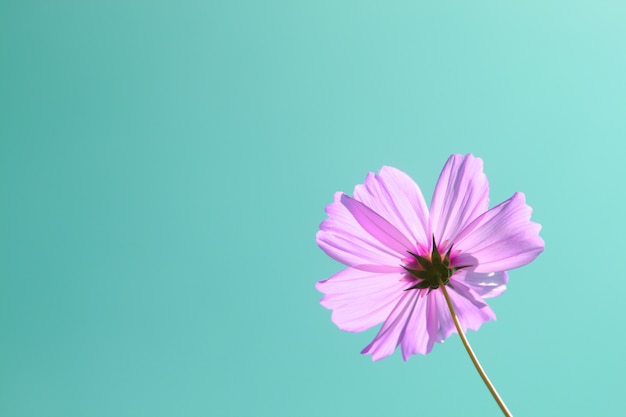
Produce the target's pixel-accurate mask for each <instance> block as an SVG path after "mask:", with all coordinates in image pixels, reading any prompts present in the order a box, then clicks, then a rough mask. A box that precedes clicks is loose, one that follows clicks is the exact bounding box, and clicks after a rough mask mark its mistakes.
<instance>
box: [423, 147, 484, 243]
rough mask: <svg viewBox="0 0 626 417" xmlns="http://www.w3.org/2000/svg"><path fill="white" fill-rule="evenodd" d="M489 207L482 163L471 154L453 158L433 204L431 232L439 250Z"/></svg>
mask: <svg viewBox="0 0 626 417" xmlns="http://www.w3.org/2000/svg"><path fill="white" fill-rule="evenodd" d="M488 208H489V183H488V182H487V176H486V175H485V174H484V173H483V161H482V159H480V158H476V157H474V156H473V155H471V154H468V155H466V156H462V155H452V156H450V158H449V159H448V161H447V162H446V164H445V165H444V167H443V170H442V171H441V174H440V175H439V180H437V185H436V186H435V192H434V193H433V200H432V202H431V204H430V221H431V227H432V233H434V235H435V240H436V241H437V245H438V246H439V248H440V250H446V249H447V248H449V244H451V243H453V242H454V243H455V245H456V236H457V235H458V233H460V232H461V231H462V230H463V229H464V228H465V227H466V226H467V225H468V224H470V223H471V222H472V220H474V219H475V218H476V217H478V216H480V215H481V214H483V213H484V212H486V211H487V209H488Z"/></svg>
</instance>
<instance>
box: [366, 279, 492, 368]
mask: <svg viewBox="0 0 626 417" xmlns="http://www.w3.org/2000/svg"><path fill="white" fill-rule="evenodd" d="M447 288H448V293H449V295H450V298H451V300H452V303H453V305H454V307H455V310H456V313H457V317H458V318H459V322H460V323H461V326H462V328H463V329H464V330H466V329H471V330H478V329H479V328H480V326H481V325H482V323H484V322H486V321H489V320H495V314H494V313H493V311H492V310H491V308H490V307H489V305H487V303H485V302H484V301H482V299H481V298H480V296H479V295H478V294H477V293H476V292H474V291H473V290H472V289H471V288H470V287H468V286H466V285H464V284H463V283H462V282H460V281H456V282H455V283H454V288H451V287H447ZM453 333H456V328H455V326H454V322H453V321H452V316H451V315H450V311H449V310H448V307H447V304H446V301H445V298H444V296H443V294H442V292H441V291H440V290H435V291H432V292H430V293H428V290H415V291H407V292H405V293H404V294H403V295H402V297H401V298H400V300H399V301H398V303H397V305H396V306H395V308H394V309H393V310H392V312H391V313H390V315H389V317H388V318H387V319H386V320H385V322H384V323H383V325H382V327H381V328H380V330H379V332H378V334H377V335H376V337H375V338H374V340H372V342H371V343H370V344H369V345H367V346H366V347H365V348H364V349H363V350H362V351H361V353H364V354H370V355H372V360H373V361H377V360H380V359H383V358H385V357H387V356H390V355H391V354H393V352H394V351H395V349H396V347H397V346H401V350H402V358H403V359H404V360H405V361H406V360H408V359H409V357H410V356H411V355H414V354H422V355H426V354H428V353H429V352H430V351H431V350H432V348H433V346H434V344H435V343H440V342H442V341H443V340H445V339H446V338H448V337H449V336H450V335H451V334H453Z"/></svg>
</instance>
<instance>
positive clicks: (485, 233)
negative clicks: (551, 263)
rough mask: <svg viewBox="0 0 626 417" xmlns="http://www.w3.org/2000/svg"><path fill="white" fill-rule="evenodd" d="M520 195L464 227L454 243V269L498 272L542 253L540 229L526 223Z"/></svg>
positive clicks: (526, 208) (527, 215) (527, 212)
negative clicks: (466, 268)
mask: <svg viewBox="0 0 626 417" xmlns="http://www.w3.org/2000/svg"><path fill="white" fill-rule="evenodd" d="M531 212H532V209H531V208H530V206H528V205H527V204H526V201H525V197H524V194H522V193H515V194H514V195H513V197H511V198H510V199H508V200H506V201H505V202H503V203H501V204H499V205H497V206H496V207H494V208H492V209H491V210H489V211H488V212H486V213H484V214H483V215H482V216H480V217H479V218H477V219H476V220H475V221H474V222H472V223H471V224H470V225H468V226H467V227H466V228H465V230H463V232H461V234H460V235H459V236H458V239H457V240H456V241H455V242H454V247H455V249H457V250H459V251H460V252H461V253H460V255H458V257H457V258H456V259H454V264H455V265H461V264H465V265H472V266H474V265H475V268H474V270H473V271H474V272H486V273H489V272H498V271H506V270H509V269H513V268H518V267H520V266H522V265H526V264H527V263H529V262H531V261H532V260H533V259H535V258H536V257H537V255H539V254H540V253H541V252H542V251H543V246H544V244H543V239H541V237H539V230H541V225H539V224H537V223H533V222H531V221H530V215H531Z"/></svg>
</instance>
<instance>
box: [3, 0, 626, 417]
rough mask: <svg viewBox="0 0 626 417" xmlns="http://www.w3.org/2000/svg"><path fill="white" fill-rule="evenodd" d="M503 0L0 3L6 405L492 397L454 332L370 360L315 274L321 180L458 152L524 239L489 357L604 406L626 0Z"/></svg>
mask: <svg viewBox="0 0 626 417" xmlns="http://www.w3.org/2000/svg"><path fill="white" fill-rule="evenodd" d="M433 3H437V4H436V5H434V4H433ZM521 3H522V2H517V4H515V3H512V2H501V1H472V2H465V1H445V2H426V1H423V2H418V1H385V2H383V1H380V2H372V1H346V2H344V1H334V0H333V1H314V2H313V1H311V2H308V1H307V2H305V1H249V2H245V1H223V2H217V1H214V2H210V1H209V2H201V1H176V2H174V1H172V2H169V3H166V2H162V1H161V2H153V1H145V0H144V1H107V2H98V3H96V2H90V1H74V2H71V1H54V2H53V1H49V2H45V1H3V2H2V4H1V5H0V53H1V56H0V64H1V66H0V71H1V73H0V118H1V119H0V191H1V195H0V210H1V217H0V338H1V339H0V415H1V416H3V417H5V416H6V417H19V416H33V417H46V416H59V417H71V416H79V417H80V416H93V417H98V416H111V417H116V416H129V417H134V416H137V417H139V416H150V417H158V416H217V417H220V416H253V417H256V416H268V417H280V416H285V417H298V416H304V417H308V416H311V417H318V416H319V417H323V416H330V417H334V416H338V417H340V416H385V417H393V416H403V417H405V416H460V415H464V416H499V415H500V412H499V409H498V408H497V406H496V404H495V402H494V401H493V400H492V399H491V397H490V395H489V393H488V391H487V389H486V388H485V387H484V386H483V385H482V383H481V381H480V379H479V377H478V375H477V374H476V372H475V371H474V369H473V367H472V364H471V362H470V360H469V359H468V357H467V356H466V354H465V352H464V350H463V347H462V345H461V343H460V341H459V339H458V337H451V338H450V339H448V341H446V343H445V344H441V345H436V346H435V349H434V351H433V352H432V353H431V354H430V355H428V356H414V357H412V358H411V359H410V360H409V362H407V363H404V362H403V361H402V359H401V356H400V354H399V352H396V354H395V355H394V356H392V357H390V358H387V359H385V360H382V361H380V362H376V363H372V362H371V360H370V357H369V356H363V355H360V354H359V351H360V349H361V348H362V347H364V346H365V345H366V344H367V343H368V342H369V341H370V340H371V338H372V337H373V336H374V334H375V332H376V329H372V330H370V331H368V332H365V333H359V334H351V333H344V332H341V331H339V330H338V329H337V328H336V327H335V325H334V324H332V323H331V321H330V312H329V311H327V310H325V309H324V308H322V307H321V306H320V305H319V304H318V302H319V299H320V297H321V294H319V293H317V292H316V290H315V288H314V283H315V282H316V281H317V280H320V279H324V278H327V277H328V276H330V275H331V274H332V273H334V272H336V271H338V270H339V269H341V265H339V264H338V263H336V262H334V261H333V260H331V259H330V258H328V257H327V256H325V255H324V253H323V252H322V251H321V250H319V249H318V248H317V247H316V245H315V232H316V230H317V228H318V225H319V223H320V222H321V221H322V220H323V219H324V217H325V215H324V211H323V208H324V206H325V205H326V204H328V203H330V201H331V200H332V196H333V193H334V192H335V191H338V190H343V191H346V192H349V193H351V192H352V189H353V187H354V185H355V184H357V183H360V182H362V181H363V179H364V178H365V175H366V173H367V172H368V171H376V170H378V169H379V168H380V167H381V166H382V165H384V164H387V165H393V166H396V167H398V168H400V169H402V170H404V171H406V172H407V173H409V174H410V175H411V176H412V177H413V178H415V179H416V181H417V182H418V183H419V184H420V186H421V187H422V190H423V192H424V194H425V196H426V197H427V199H428V200H429V201H430V195H431V193H432V190H433V188H434V184H435V181H436V179H437V176H438V175H439V171H440V170H441V167H442V166H443V164H444V162H445V160H446V158H447V157H448V156H449V154H451V153H468V152H471V153H474V154H475V155H477V156H480V157H482V158H483V159H484V162H485V170H486V173H487V175H488V177H489V180H490V184H491V190H492V191H491V201H492V204H496V203H498V202H500V201H502V200H504V199H506V198H508V197H509V196H510V195H511V194H513V192H515V191H523V192H525V193H526V195H527V199H528V202H529V204H530V205H531V206H532V207H533V208H534V214H533V219H534V220H535V221H537V222H539V223H541V224H542V225H543V231H542V236H543V238H544V239H545V242H546V249H545V252H544V253H543V254H542V255H541V256H540V257H539V258H538V259H537V261H536V262H534V263H532V264H531V265H529V266H527V267H525V268H522V269H519V270H515V271H513V272H512V273H511V278H510V285H509V290H508V291H507V292H506V293H505V294H504V295H503V296H502V297H499V298H497V299H493V300H492V302H491V305H492V307H493V309H494V311H495V312H496V314H497V315H498V320H497V321H496V322H491V323H487V324H485V325H483V327H482V329H481V330H480V331H479V332H476V333H474V332H470V334H469V339H470V341H471V343H472V344H473V347H474V349H475V350H476V351H477V354H478V356H479V358H480V359H481V361H482V362H483V365H484V366H485V368H486V370H487V372H488V373H489V375H490V377H491V378H492V380H493V381H494V382H495V384H496V386H497V387H498V389H499V391H500V393H501V394H502V396H503V398H504V399H505V401H506V402H507V404H508V405H509V407H510V408H511V410H512V411H513V413H514V414H515V415H516V416H589V415H602V416H623V415H626V377H625V372H626V359H624V350H625V347H626V334H625V332H624V328H625V319H624V305H625V298H624V296H625V292H626V280H625V279H624V277H623V271H621V269H622V265H621V264H622V261H623V260H624V243H623V236H624V233H625V232H626V220H625V219H626V216H625V215H624V201H625V200H624V195H625V187H624V180H625V179H626V163H625V157H626V24H625V23H624V22H625V19H626V3H624V2H623V1H614V2H611V1H586V2H581V1H559V2H553V1H547V2H546V1H526V2H523V4H521Z"/></svg>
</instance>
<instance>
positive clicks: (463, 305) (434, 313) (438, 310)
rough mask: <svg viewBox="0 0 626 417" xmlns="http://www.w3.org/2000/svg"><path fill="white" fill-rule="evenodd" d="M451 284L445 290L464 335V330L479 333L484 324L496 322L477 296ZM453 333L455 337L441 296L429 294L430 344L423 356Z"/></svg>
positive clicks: (457, 283)
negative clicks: (491, 321)
mask: <svg viewBox="0 0 626 417" xmlns="http://www.w3.org/2000/svg"><path fill="white" fill-rule="evenodd" d="M452 281H453V283H452V285H448V286H446V289H447V290H448V295H449V296H450V300H452V305H453V306H454V311H455V313H456V316H457V318H458V319H459V323H460V324H461V328H462V329H463V331H464V332H465V331H467V329H471V330H474V331H475V330H478V329H479V328H480V326H481V325H482V324H483V323H484V322H486V321H489V320H495V318H496V315H495V314H494V312H493V311H492V310H491V308H490V307H489V305H488V304H487V303H485V302H484V301H483V300H482V299H481V298H480V296H479V295H478V294H476V293H475V292H474V291H473V290H472V289H471V288H470V287H468V286H466V285H464V284H463V283H461V282H459V281H456V280H452ZM453 333H457V331H456V326H455V325H454V321H453V320H452V315H451V314H450V310H449V308H448V303H447V302H446V299H445V297H444V295H443V292H442V291H441V290H435V291H432V292H431V293H430V294H429V295H428V342H429V343H428V348H427V351H426V352H425V353H428V352H430V350H431V349H432V348H433V345H434V344H435V342H437V343H441V342H443V341H444V340H445V339H447V338H448V337H450V335H452V334H453ZM419 353H421V352H419Z"/></svg>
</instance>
